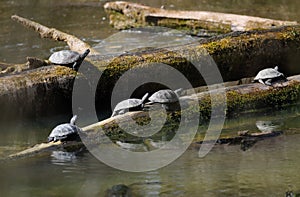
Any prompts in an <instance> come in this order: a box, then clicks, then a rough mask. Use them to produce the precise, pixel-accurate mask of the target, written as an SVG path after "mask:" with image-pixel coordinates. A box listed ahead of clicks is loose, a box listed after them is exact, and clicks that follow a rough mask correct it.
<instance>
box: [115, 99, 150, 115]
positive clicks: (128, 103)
mask: <svg viewBox="0 0 300 197" xmlns="http://www.w3.org/2000/svg"><path fill="white" fill-rule="evenodd" d="M148 95H149V94H148V93H146V94H145V95H144V96H143V98H142V99H136V98H131V99H126V100H123V101H121V102H119V103H118V104H117V105H116V107H115V108H114V111H113V113H112V115H111V117H113V116H116V115H120V114H124V113H125V111H126V110H129V109H131V110H141V109H143V107H144V104H145V101H146V99H147V98H148Z"/></svg>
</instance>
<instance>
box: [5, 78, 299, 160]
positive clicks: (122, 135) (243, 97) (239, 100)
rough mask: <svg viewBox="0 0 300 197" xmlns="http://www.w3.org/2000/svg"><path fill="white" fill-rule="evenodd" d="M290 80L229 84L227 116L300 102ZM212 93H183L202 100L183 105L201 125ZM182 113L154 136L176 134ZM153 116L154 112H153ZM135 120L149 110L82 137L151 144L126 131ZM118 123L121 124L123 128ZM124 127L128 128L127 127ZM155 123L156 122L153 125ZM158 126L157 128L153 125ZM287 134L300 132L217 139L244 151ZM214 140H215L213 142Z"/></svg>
mask: <svg viewBox="0 0 300 197" xmlns="http://www.w3.org/2000/svg"><path fill="white" fill-rule="evenodd" d="M288 79H289V81H287V82H282V83H276V84H274V85H273V86H272V87H270V86H265V85H262V84H260V83H254V84H245V85H242V86H230V87H227V88H226V90H225V92H226V96H227V109H226V116H232V115H234V114H235V113H241V112H246V111H249V110H250V111H254V110H253V109H260V110H261V109H262V108H267V107H270V108H272V109H275V108H281V107H283V106H286V105H291V104H294V103H297V102H299V101H300V75H297V76H293V77H289V78H288ZM211 91H212V92H207V91H206V92H199V93H196V94H195V95H190V96H184V98H185V99H187V100H190V101H192V100H193V101H197V102H198V100H199V101H200V102H199V105H200V108H199V110H200V111H197V112H195V111H194V110H193V109H192V108H188V107H187V108H184V109H182V110H184V111H185V112H184V113H190V114H191V116H193V115H195V116H197V117H200V119H201V121H200V125H199V126H201V125H202V124H206V123H207V120H209V118H210V109H211V108H212V107H213V106H211V102H210V96H209V95H210V94H212V95H214V94H217V93H218V91H219V90H218V89H215V90H211ZM180 114H181V112H176V113H169V114H167V119H166V123H165V126H164V127H163V128H162V130H160V131H159V132H157V133H156V134H154V135H153V136H151V138H153V139H161V138H162V136H165V137H166V136H167V137H172V136H173V135H174V134H175V133H174V130H176V128H177V126H178V123H179V122H178V120H180ZM154 115H155V116H157V117H160V116H161V112H157V113H154ZM152 118H153V114H152ZM131 119H132V120H134V122H135V123H139V124H141V125H143V124H147V122H148V121H149V120H151V118H150V117H149V113H148V111H135V112H128V113H126V114H123V115H118V116H114V117H111V118H108V119H105V120H103V121H100V122H97V123H95V124H91V125H88V126H86V127H83V128H82V129H83V134H82V135H81V137H83V138H84V141H85V142H87V141H88V142H90V143H91V144H92V145H93V146H97V144H107V145H108V146H110V145H111V144H110V142H108V141H107V139H106V138H103V135H106V136H108V137H109V139H110V140H112V141H114V142H117V141H124V142H131V143H144V145H145V147H148V144H147V143H146V141H147V140H145V138H143V137H142V138H140V137H136V136H132V135H131V134H129V133H126V132H124V130H128V129H130V128H134V125H132V123H133V122H130V121H129V122H128V120H131ZM119 125H122V128H120V126H119ZM124 126H125V127H124ZM154 126H155V125H154ZM150 129H155V128H153V127H152V128H150ZM282 133H285V134H296V133H297V131H293V130H291V131H285V132H281V131H280V132H279V131H275V132H265V133H249V132H248V131H246V132H245V131H243V132H238V133H236V134H234V135H232V134H229V135H228V134H222V135H221V137H220V138H219V139H218V140H217V142H216V143H217V144H232V145H236V144H239V145H241V149H242V150H247V149H248V148H250V147H251V146H252V145H254V144H255V143H256V142H257V141H259V140H264V139H267V138H270V137H276V136H278V135H281V134H282ZM203 140H204V136H202V135H200V136H197V138H195V139H194V143H193V144H192V145H191V147H197V148H199V146H198V145H201V144H202V143H203ZM212 142H213V143H214V141H212ZM205 143H210V141H209V140H208V141H205ZM82 147H84V145H83V144H82V143H80V142H76V143H75V142H74V143H73V142H72V143H61V142H55V143H53V142H50V143H42V144H38V145H36V146H33V147H31V148H29V149H26V150H24V151H21V152H19V153H16V154H12V155H10V156H9V158H10V159H11V158H22V157H27V156H30V155H34V154H39V153H41V152H44V151H52V150H58V149H59V150H61V149H64V150H76V148H82Z"/></svg>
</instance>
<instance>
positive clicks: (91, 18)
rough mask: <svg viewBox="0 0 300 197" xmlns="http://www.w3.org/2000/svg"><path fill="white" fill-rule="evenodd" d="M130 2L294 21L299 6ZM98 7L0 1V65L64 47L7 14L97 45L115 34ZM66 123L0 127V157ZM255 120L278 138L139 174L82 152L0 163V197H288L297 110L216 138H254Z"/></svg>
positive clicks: (299, 184)
mask: <svg viewBox="0 0 300 197" xmlns="http://www.w3.org/2000/svg"><path fill="white" fill-rule="evenodd" d="M134 2H139V3H144V4H147V5H150V6H155V7H160V6H161V5H165V6H166V8H167V9H185V10H209V11H221V12H231V13H237V14H247V15H254V16H262V17H269V18H275V19H282V20H297V21H300V15H299V14H298V10H299V9H300V2H298V1H292V0H272V1H263V0H258V1H252V0H240V1H235V0H229V1H226V2H225V1H221V0H211V1H205V0H198V1H195V0H185V1H181V0H152V1H149V2H147V1H142V0H140V1H134ZM104 3H105V1H101V0H100V1H95V0H91V1H84V0H76V1H74V0H65V1H55V0H51V1H38V0H36V1H32V0H30V1H29V0H24V1H12V0H9V1H8V0H2V1H1V2H0V10H1V12H0V18H1V29H0V62H9V63H23V62H25V58H26V57H27V56H35V57H39V58H48V57H49V55H50V54H51V53H52V52H53V51H57V50H61V49H65V48H67V47H66V45H65V44H64V43H59V42H54V41H51V40H47V39H40V38H39V37H38V35H37V34H36V33H35V32H33V31H31V30H27V29H25V28H24V27H22V26H21V25H20V24H17V23H16V22H14V21H12V20H11V19H10V16H11V15H13V14H17V15H20V16H24V17H26V18H30V19H33V20H35V21H37V22H40V23H41V24H44V25H46V26H49V27H55V28H57V29H59V30H62V31H65V32H67V33H71V34H74V35H76V36H78V37H79V38H81V39H83V40H85V41H86V42H88V43H90V44H91V45H92V46H97V45H98V46H99V43H101V41H103V40H104V39H106V38H108V37H109V36H111V35H113V34H115V33H117V32H118V31H116V30H114V29H113V28H112V27H110V26H109V21H108V19H107V18H106V14H105V13H104V11H103V8H102V7H103V5H104ZM132 37H133V38H134V36H132ZM131 39H132V38H131ZM143 39H145V38H143ZM120 42H121V41H120ZM157 42H158V41H157ZM131 44H133V45H135V42H132V43H131ZM136 44H139V43H136ZM158 44H159V43H158ZM1 116H5V114H1ZM68 118H69V117H68V116H67V115H65V114H62V115H57V116H55V117H50V118H49V117H48V118H46V117H40V118H39V119H35V120H32V119H22V120H14V119H11V120H7V119H6V120H5V121H2V122H0V136H1V137H0V158H4V157H6V156H8V155H9V154H11V153H15V152H18V151H20V150H23V149H25V148H26V147H28V146H32V145H34V144H37V143H41V142H44V141H46V138H47V136H48V134H49V132H50V131H51V129H52V128H53V127H54V126H55V125H56V124H58V123H60V122H66V121H68ZM258 121H269V122H272V123H274V124H275V125H277V127H276V129H278V130H280V131H284V132H285V134H284V135H281V136H278V137H274V138H269V139H266V140H263V141H259V142H257V143H256V144H255V145H254V146H253V147H251V148H250V149H248V150H247V151H242V150H241V149H240V146H238V145H232V146H229V145H216V146H215V147H214V148H213V149H212V151H211V152H210V153H209V154H208V155H207V156H206V157H204V158H199V157H198V150H199V149H198V148H192V147H191V148H190V149H188V150H187V151H186V152H185V153H184V154H183V155H182V156H181V157H180V158H179V159H177V160H176V161H175V162H173V163H171V164H170V165H168V166H166V167H164V168H161V169H159V170H154V171H150V172H144V173H129V172H123V171H120V170H116V169H114V168H111V167H109V166H106V165H105V164H103V163H101V162H100V161H98V160H97V159H96V158H95V157H94V156H93V155H91V154H90V153H89V152H80V153H65V152H59V151H52V152H50V153H48V152H46V153H42V154H39V155H36V156H32V157H28V158H22V159H16V160H4V161H0V191H1V196H104V194H105V192H106V190H107V189H109V188H111V187H112V186H113V185H117V184H125V185H128V186H129V187H130V188H131V189H132V193H133V194H134V196H284V195H285V192H286V191H289V190H293V191H295V192H297V191H300V174H299V170H300V169H299V168H300V167H299V165H298V164H299V162H300V158H299V157H298V156H299V154H300V145H299V143H298V142H299V140H300V135H299V134H293V133H300V106H290V107H284V108H282V109H278V110H273V109H267V110H264V111H261V112H259V113H249V114H242V115H240V116H237V117H234V118H230V119H227V120H226V122H225V125H224V129H223V131H222V133H225V134H226V133H235V132H237V131H241V130H247V129H248V130H251V131H257V132H258V131H259V130H258V128H257V126H256V123H257V122H258Z"/></svg>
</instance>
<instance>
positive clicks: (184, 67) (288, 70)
mask: <svg viewBox="0 0 300 197" xmlns="http://www.w3.org/2000/svg"><path fill="white" fill-rule="evenodd" d="M15 18H16V17H15ZM26 21H27V19H26ZM30 24H31V25H33V27H34V29H36V30H38V29H39V28H38V27H39V24H38V23H35V22H33V23H30ZM48 29H50V28H48ZM51 31H52V34H51V35H56V33H57V32H56V30H55V29H52V30H51ZM42 32H43V31H42ZM59 32H60V31H59ZM59 32H58V33H59ZM55 38H56V37H53V39H55ZM68 38H69V37H68V36H65V39H66V40H65V41H67V43H68V44H69V46H70V47H71V46H72V45H71V44H70V43H71V41H74V40H73V39H71V40H68ZM71 38H72V37H71ZM205 51H206V52H205ZM299 52H300V27H299V26H294V27H282V28H277V29H272V30H265V31H252V32H236V33H230V34H226V35H222V36H217V37H214V38H211V39H206V40H202V41H200V42H198V41H197V42H194V43H191V44H186V45H182V46H178V47H172V48H158V49H151V50H149V49H146V50H141V51H138V52H132V53H131V52H129V53H124V54H122V55H120V56H117V57H111V56H100V55H91V56H89V60H88V61H89V64H90V67H89V68H87V67H86V65H84V66H82V67H84V68H85V69H84V70H88V69H93V72H91V73H92V74H94V73H96V71H101V72H103V73H102V75H101V80H100V82H99V83H98V86H97V92H98V94H97V95H96V103H97V104H98V105H100V107H103V105H105V106H109V105H107V104H109V103H110V101H111V98H110V97H111V93H112V89H113V87H114V85H115V83H116V82H117V81H118V79H119V77H120V76H122V74H123V73H125V72H126V71H128V70H129V69H133V68H134V69H143V70H145V72H143V73H142V75H143V74H144V75H145V76H146V75H148V72H146V69H147V68H148V67H149V65H151V63H164V64H167V65H169V66H171V67H173V68H176V69H177V70H178V71H179V72H181V73H182V74H184V76H185V77H186V78H187V79H188V80H189V81H190V82H191V84H192V85H193V87H199V86H202V85H204V84H205V82H204V80H203V79H202V78H201V77H200V76H199V74H198V72H195V67H194V65H193V64H192V63H191V62H193V61H199V60H201V58H203V57H205V56H207V55H208V54H209V55H210V56H211V57H212V58H213V59H214V60H215V62H216V65H217V66H218V68H219V71H220V72H221V74H222V77H223V80H224V81H234V80H240V79H241V78H245V77H253V76H255V75H256V74H257V72H258V71H259V70H261V69H263V68H266V67H274V65H278V66H279V68H280V71H281V72H283V73H285V74H287V75H293V74H298V73H299V72H300V68H299V67H297V66H295V63H293V62H292V63H288V62H290V60H289V59H290V57H291V56H293V57H294V58H295V57H296V58H297V57H298V56H299ZM187 57H188V58H187ZM204 59H205V58H204ZM66 69H67V68H64V69H62V68H60V70H64V71H67V70H66ZM202 69H203V70H206V71H209V70H211V68H210V65H209V64H208V65H206V64H204V65H202ZM31 72H32V75H31V76H34V75H41V76H43V82H41V83H40V86H41V87H46V86H47V82H48V81H51V79H52V78H51V77H56V78H57V79H60V78H62V80H61V81H63V80H64V79H65V78H69V77H70V75H69V73H68V72H62V73H61V72H58V73H59V75H57V76H56V71H55V70H52V69H51V72H53V73H52V76H50V75H49V70H48V71H47V69H46V70H44V69H40V70H33V71H31ZM33 73H35V74H33ZM47 73H48V74H47ZM48 77H49V78H48ZM84 77H87V78H88V77H90V76H84ZM71 78H74V75H71ZM10 79H11V81H17V82H14V83H12V82H9V83H7V84H9V85H5V84H6V83H2V84H3V85H1V87H0V90H1V92H3V94H2V95H5V94H6V95H14V94H15V93H14V92H15V91H20V93H19V94H18V95H19V96H18V97H14V98H17V99H16V102H17V103H22V102H23V99H24V95H25V98H26V95H27V94H28V93H27V92H30V94H31V95H32V96H31V99H29V100H30V101H32V103H35V104H38V105H40V106H43V105H44V104H43V103H47V102H48V100H47V102H45V101H44V100H41V99H40V98H41V97H43V98H47V97H51V96H49V95H52V94H48V93H47V92H46V91H45V92H43V93H41V92H37V91H36V88H35V86H31V85H30V84H32V82H31V81H30V80H35V79H34V77H33V78H30V77H22V75H21V74H19V75H15V76H10ZM3 80H4V79H3ZM133 80H134V79H133ZM45 82H46V83H45ZM19 84H22V88H23V90H22V91H21V90H20V89H22V88H18V85H19ZM6 86H9V88H7V87H6ZM61 86H63V87H68V88H71V86H70V83H69V81H66V84H64V85H63V84H61ZM61 86H57V87H54V86H53V90H54V89H56V90H60V87H61ZM25 87H26V88H27V89H26V88H25ZM158 88H161V87H157V86H152V85H148V86H147V85H145V87H144V88H143V89H140V92H138V91H137V92H136V94H135V95H133V96H141V95H143V94H144V93H145V91H147V92H150V93H151V92H153V91H155V90H157V89H158ZM177 88H181V87H177ZM13 89H16V90H13ZM25 89H26V90H25ZM44 89H45V88H44ZM10 91H12V92H13V93H10ZM124 91H125V92H120V95H122V94H126V90H124ZM53 92H54V91H53ZM53 92H52V93H53ZM62 92H64V91H62ZM70 92H71V89H69V91H68V94H67V95H65V94H62V95H60V96H62V97H63V98H71V95H70ZM53 95H55V94H53ZM53 95H52V96H53ZM1 97H2V96H1ZM3 98H4V99H2V100H1V104H2V103H3V104H7V101H6V100H7V98H5V97H3ZM51 98H53V97H51ZM54 100H55V99H52V102H50V103H55V101H54ZM99 100H101V102H99ZM70 101H71V100H69V101H68V102H69V103H70ZM98 107H99V106H98ZM28 109H29V110H30V107H28Z"/></svg>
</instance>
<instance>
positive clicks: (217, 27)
mask: <svg viewBox="0 0 300 197" xmlns="http://www.w3.org/2000/svg"><path fill="white" fill-rule="evenodd" d="M104 8H105V11H106V12H107V13H108V15H109V19H110V24H111V25H113V26H114V27H115V28H117V29H128V28H133V27H141V26H164V27H169V28H174V29H180V30H189V31H190V32H192V33H193V34H197V33H198V32H199V30H202V29H207V30H211V31H215V32H219V33H228V32H231V31H249V30H255V29H269V28H273V27H279V26H285V25H296V24H297V22H295V21H281V20H272V19H267V18H260V17H253V16H245V15H237V14H226V13H217V12H205V11H178V10H165V9H160V8H153V7H148V6H144V5H141V4H137V3H131V2H125V1H114V2H108V3H106V4H105V5H104Z"/></svg>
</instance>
